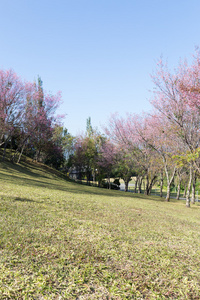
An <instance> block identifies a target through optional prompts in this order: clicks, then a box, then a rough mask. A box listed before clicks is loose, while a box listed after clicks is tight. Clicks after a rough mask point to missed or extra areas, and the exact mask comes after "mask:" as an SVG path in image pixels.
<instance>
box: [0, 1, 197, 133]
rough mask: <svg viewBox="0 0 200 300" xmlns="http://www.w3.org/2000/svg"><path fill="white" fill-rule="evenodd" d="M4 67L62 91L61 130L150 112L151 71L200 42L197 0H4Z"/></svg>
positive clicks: (0, 7)
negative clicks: (115, 115) (112, 116)
mask: <svg viewBox="0 0 200 300" xmlns="http://www.w3.org/2000/svg"><path fill="white" fill-rule="evenodd" d="M0 12H1V17H0V28H1V30H0V41H1V47H0V68H2V69H10V68H12V69H13V70H14V71H15V72H16V73H17V74H18V75H19V76H21V78H22V79H25V80H28V81H33V80H35V79H36V78H37V76H38V75H39V76H40V77H41V78H42V80H43V85H44V89H45V90H46V91H51V92H52V93H56V92H57V91H61V92H62V98H63V104H62V106H61V108H60V110H59V111H58V112H59V113H66V114H67V115H66V118H65V120H64V125H65V127H66V128H68V130H69V132H71V133H72V134H73V135H76V134H78V133H80V132H82V131H84V130H85V127H86V119H87V118H88V117H89V116H90V117H91V120H92V125H93V126H94V127H98V128H99V130H101V126H102V125H104V124H106V122H107V121H108V119H109V116H110V114H111V113H113V112H119V114H120V115H122V116H124V115H125V114H126V112H135V113H141V112H142V111H148V110H150V108H151V106H150V104H149V99H150V97H151V93H150V92H149V90H152V89H153V84H152V81H151V78H150V74H151V73H152V71H153V70H154V69H155V67H156V61H157V60H158V59H159V58H160V56H161V55H163V57H164V58H165V59H167V60H168V63H169V65H170V66H172V67H174V66H176V65H177V64H178V62H179V59H180V58H188V59H190V58H191V55H192V54H193V53H194V49H195V46H198V45H200V18H199V15H200V1H199V0H190V1H189V0H187V1H185V0H121V1H119V0H93V1H92V0H70V1H69V0H40V1H39V0H34V1H33V0H11V1H7V0H0Z"/></svg>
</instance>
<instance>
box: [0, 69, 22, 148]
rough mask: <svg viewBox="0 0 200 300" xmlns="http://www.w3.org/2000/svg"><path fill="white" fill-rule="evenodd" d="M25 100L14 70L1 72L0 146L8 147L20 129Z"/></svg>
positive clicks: (19, 80)
mask: <svg viewBox="0 0 200 300" xmlns="http://www.w3.org/2000/svg"><path fill="white" fill-rule="evenodd" d="M25 99H26V92H25V85H24V83H23V82H22V81H21V79H20V78H19V77H18V76H17V75H16V74H15V73H14V72H13V71H12V70H8V71H3V70H0V146H2V145H3V144H4V145H5V147H6V144H7V142H8V141H9V139H10V138H11V136H12V135H13V133H14V131H15V128H16V127H17V128H20V126H21V122H22V118H23V113H24V110H23V108H24V103H25Z"/></svg>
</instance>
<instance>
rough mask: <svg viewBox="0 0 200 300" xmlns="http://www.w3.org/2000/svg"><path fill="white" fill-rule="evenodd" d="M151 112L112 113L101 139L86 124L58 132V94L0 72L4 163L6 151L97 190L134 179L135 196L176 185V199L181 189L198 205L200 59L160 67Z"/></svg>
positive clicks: (0, 134) (199, 54) (0, 139)
mask: <svg viewBox="0 0 200 300" xmlns="http://www.w3.org/2000/svg"><path fill="white" fill-rule="evenodd" d="M152 80H153V83H154V90H153V95H152V98H151V100H150V102H151V105H152V110H151V112H148V113H147V112H146V113H143V114H134V113H129V114H127V115H126V117H120V116H119V115H118V114H112V115H111V117H110V119H109V121H108V124H107V125H106V126H105V128H104V132H103V133H101V132H99V131H98V130H97V129H94V128H93V127H92V125H91V119H90V118H88V120H87V125H86V132H85V133H83V134H81V135H79V136H76V137H73V136H72V135H71V134H70V133H69V132H68V130H67V129H65V128H64V127H63V126H62V123H61V116H60V117H59V116H57V115H56V110H57V108H58V107H59V105H60V103H61V94H60V93H57V94H56V95H52V94H48V93H46V92H45V91H44V89H43V83H42V80H41V78H40V77H38V80H37V82H33V83H30V82H22V81H21V79H20V78H19V77H18V76H17V75H16V74H15V73H14V72H13V71H11V70H8V71H3V70H0V147H1V153H2V159H4V158H5V156H6V153H7V152H6V149H8V148H9V149H11V151H10V152H9V153H10V160H11V161H13V162H19V161H20V159H21V156H22V153H25V154H26V155H28V156H30V157H32V158H33V159H35V160H36V161H42V162H44V163H47V164H49V165H52V166H53V167H55V168H57V169H58V168H65V169H67V171H68V172H70V170H75V171H76V172H77V174H78V177H79V178H80V179H81V178H83V176H85V177H86V179H87V183H88V184H89V183H90V180H91V178H92V179H93V180H94V179H95V181H98V185H99V186H102V185H103V183H104V184H105V182H104V178H105V177H106V178H107V179H108V183H107V184H108V187H111V182H110V178H111V176H112V177H117V178H122V179H123V180H124V183H125V190H126V191H127V190H128V184H129V182H130V180H131V178H132V177H133V176H134V180H135V192H139V193H140V192H141V190H142V185H143V186H144V185H145V188H144V190H145V194H146V195H149V194H150V193H151V190H152V187H153V185H155V183H157V185H158V186H159V187H160V196H161V197H162V195H163V184H164V182H165V184H166V187H167V195H166V201H170V193H171V188H172V185H173V184H174V183H176V186H177V199H179V198H180V191H181V187H182V188H183V187H184V193H185V196H186V206H187V207H190V203H191V202H192V203H194V202H195V187H196V180H197V177H198V176H199V174H200V159H199V153H200V52H199V51H198V50H197V51H196V53H195V55H194V57H193V61H192V63H191V64H188V63H187V62H186V61H184V62H180V63H179V64H178V66H177V68H176V69H174V70H173V71H171V70H169V68H168V66H167V64H165V63H164V62H163V60H160V61H159V62H158V63H157V67H156V70H155V72H154V73H153V74H152Z"/></svg>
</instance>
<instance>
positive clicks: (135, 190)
mask: <svg viewBox="0 0 200 300" xmlns="http://www.w3.org/2000/svg"><path fill="white" fill-rule="evenodd" d="M137 184H138V176H137V177H136V180H135V188H134V193H137Z"/></svg>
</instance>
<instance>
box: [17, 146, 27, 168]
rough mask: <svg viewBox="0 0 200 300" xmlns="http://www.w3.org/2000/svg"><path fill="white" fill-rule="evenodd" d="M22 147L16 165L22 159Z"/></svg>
mask: <svg viewBox="0 0 200 300" xmlns="http://www.w3.org/2000/svg"><path fill="white" fill-rule="evenodd" d="M24 147H25V144H24V145H23V146H22V149H21V151H20V154H19V157H18V160H17V164H18V163H19V162H20V160H21V157H22V153H23V151H24Z"/></svg>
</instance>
